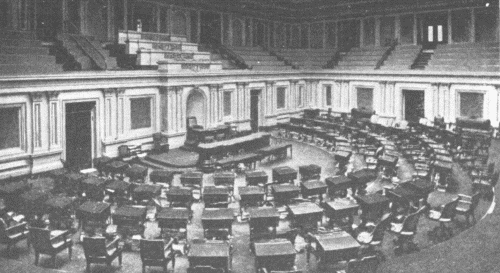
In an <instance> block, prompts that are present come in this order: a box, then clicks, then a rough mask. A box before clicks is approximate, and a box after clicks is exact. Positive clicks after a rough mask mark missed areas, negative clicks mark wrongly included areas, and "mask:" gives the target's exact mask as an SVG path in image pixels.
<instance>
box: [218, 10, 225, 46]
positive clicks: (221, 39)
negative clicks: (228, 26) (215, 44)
mask: <svg viewBox="0 0 500 273" xmlns="http://www.w3.org/2000/svg"><path fill="white" fill-rule="evenodd" d="M219 14H220V43H221V44H222V45H223V44H224V13H222V12H220V13H219Z"/></svg>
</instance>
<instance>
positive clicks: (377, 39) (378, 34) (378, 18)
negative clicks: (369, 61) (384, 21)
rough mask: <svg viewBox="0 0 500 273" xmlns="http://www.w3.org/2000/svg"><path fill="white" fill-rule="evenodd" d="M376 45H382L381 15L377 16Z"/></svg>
mask: <svg viewBox="0 0 500 273" xmlns="http://www.w3.org/2000/svg"><path fill="white" fill-rule="evenodd" d="M375 46H380V17H375Z"/></svg>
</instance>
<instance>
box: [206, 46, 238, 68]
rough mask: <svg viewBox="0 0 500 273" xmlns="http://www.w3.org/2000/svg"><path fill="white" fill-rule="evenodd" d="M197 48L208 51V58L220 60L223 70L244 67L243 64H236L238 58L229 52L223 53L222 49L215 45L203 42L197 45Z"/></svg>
mask: <svg viewBox="0 0 500 273" xmlns="http://www.w3.org/2000/svg"><path fill="white" fill-rule="evenodd" d="M199 50H200V51H205V52H210V60H212V61H220V62H222V69H224V70H234V69H245V66H244V65H241V64H240V65H239V64H238V60H236V59H235V58H234V57H232V56H231V55H230V54H227V53H224V51H223V50H221V49H220V48H217V46H214V45H209V44H203V45H199Z"/></svg>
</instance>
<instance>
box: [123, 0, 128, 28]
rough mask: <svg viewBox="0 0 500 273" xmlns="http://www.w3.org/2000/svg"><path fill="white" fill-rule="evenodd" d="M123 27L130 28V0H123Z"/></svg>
mask: <svg viewBox="0 0 500 273" xmlns="http://www.w3.org/2000/svg"><path fill="white" fill-rule="evenodd" d="M123 29H124V30H125V31H127V30H128V0H123Z"/></svg>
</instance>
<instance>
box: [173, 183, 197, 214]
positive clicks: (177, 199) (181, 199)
mask: <svg viewBox="0 0 500 273" xmlns="http://www.w3.org/2000/svg"><path fill="white" fill-rule="evenodd" d="M167 200H168V201H169V202H170V206H176V205H182V206H184V207H186V208H187V209H188V210H189V211H191V204H192V203H193V190H192V189H190V188H182V187H170V189H169V190H168V191H167Z"/></svg>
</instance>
